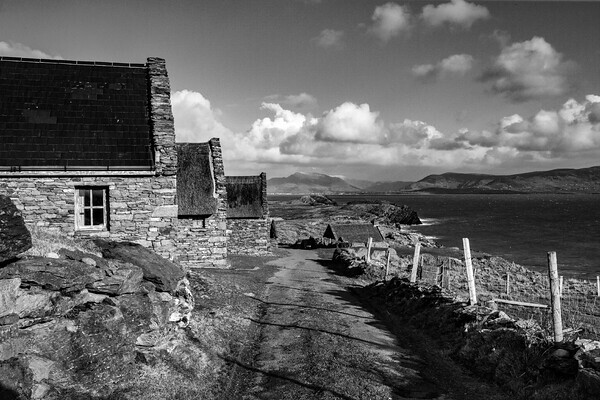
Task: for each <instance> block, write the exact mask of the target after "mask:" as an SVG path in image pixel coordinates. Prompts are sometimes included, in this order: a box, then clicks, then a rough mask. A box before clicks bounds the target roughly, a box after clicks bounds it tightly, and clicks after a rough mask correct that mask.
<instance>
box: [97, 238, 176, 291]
mask: <svg viewBox="0 0 600 400" xmlns="http://www.w3.org/2000/svg"><path fill="white" fill-rule="evenodd" d="M94 243H95V244H96V246H98V248H100V249H101V251H102V255H103V256H104V257H105V258H110V259H115V260H120V261H123V262H126V263H131V264H133V265H136V266H138V267H140V268H141V269H142V271H143V274H144V279H145V280H147V281H149V282H152V283H154V285H155V286H156V290H159V291H163V292H173V291H174V290H175V289H176V288H177V283H178V282H179V280H180V279H182V278H183V277H184V276H185V271H184V270H183V268H181V267H180V266H179V265H177V264H175V263H173V262H171V261H169V260H166V259H164V258H162V257H161V256H159V255H158V254H156V253H154V252H153V251H151V250H149V249H147V248H145V247H143V246H142V245H139V244H137V243H131V242H111V241H106V240H102V239H96V240H94Z"/></svg>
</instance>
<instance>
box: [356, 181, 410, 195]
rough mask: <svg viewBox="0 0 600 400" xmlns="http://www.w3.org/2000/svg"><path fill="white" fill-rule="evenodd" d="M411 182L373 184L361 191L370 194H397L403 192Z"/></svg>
mask: <svg viewBox="0 0 600 400" xmlns="http://www.w3.org/2000/svg"><path fill="white" fill-rule="evenodd" d="M412 183H413V182H403V181H394V182H375V183H373V184H371V185H369V186H366V187H365V188H364V189H363V190H364V191H365V192H370V193H397V192H401V191H403V190H404V189H405V188H406V187H407V186H409V185H411V184H412Z"/></svg>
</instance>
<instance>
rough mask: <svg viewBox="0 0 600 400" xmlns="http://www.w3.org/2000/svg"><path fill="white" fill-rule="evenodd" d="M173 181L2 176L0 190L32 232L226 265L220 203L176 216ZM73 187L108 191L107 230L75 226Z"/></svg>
mask: <svg viewBox="0 0 600 400" xmlns="http://www.w3.org/2000/svg"><path fill="white" fill-rule="evenodd" d="M175 182H176V181H175V177H174V176H171V177H165V176H161V177H155V176H53V177H48V176H40V177H35V176H29V177H10V178H9V177H1V176H0V193H3V194H5V195H7V196H9V197H10V198H11V200H12V201H13V202H14V204H15V205H16V207H17V208H18V209H19V210H20V211H21V212H22V215H23V219H24V220H25V223H26V225H27V226H28V228H29V229H30V230H31V229H34V228H35V227H42V228H45V229H49V230H54V231H60V232H63V233H65V234H67V235H69V236H73V237H103V238H111V239H113V240H127V241H133V242H136V243H139V244H142V245H143V246H145V247H149V248H152V249H154V250H155V251H156V252H157V253H158V254H160V255H162V256H163V257H167V258H169V259H171V260H176V261H180V262H181V263H182V264H183V265H186V266H188V267H196V266H205V265H216V266H224V265H226V260H225V259H226V255H227V250H226V244H227V240H226V232H225V229H226V221H225V205H224V204H223V203H224V201H223V200H222V199H220V203H222V204H220V207H219V211H218V212H217V214H215V215H213V216H211V217H209V218H207V219H198V220H192V219H179V218H177V205H176V191H175ZM77 187H99V188H107V189H108V196H107V198H108V204H109V212H108V230H103V231H81V230H80V231H77V230H76V229H75V195H76V190H77V189H76V188H77Z"/></svg>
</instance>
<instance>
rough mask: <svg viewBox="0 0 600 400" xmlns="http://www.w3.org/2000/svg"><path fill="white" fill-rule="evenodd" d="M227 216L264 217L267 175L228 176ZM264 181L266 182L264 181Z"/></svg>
mask: <svg viewBox="0 0 600 400" xmlns="http://www.w3.org/2000/svg"><path fill="white" fill-rule="evenodd" d="M226 179H227V218H262V217H264V216H265V214H266V212H265V210H266V204H264V202H266V193H264V192H265V191H266V176H265V174H261V175H258V176H227V177H226ZM263 181H264V182H263Z"/></svg>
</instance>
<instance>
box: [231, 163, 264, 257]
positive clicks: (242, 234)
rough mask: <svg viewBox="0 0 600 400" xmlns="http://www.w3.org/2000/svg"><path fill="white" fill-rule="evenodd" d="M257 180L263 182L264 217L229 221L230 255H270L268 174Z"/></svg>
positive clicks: (262, 174) (260, 176)
mask: <svg viewBox="0 0 600 400" xmlns="http://www.w3.org/2000/svg"><path fill="white" fill-rule="evenodd" d="M256 178H258V179H260V181H261V199H260V200H261V204H262V217H260V218H228V219H227V241H228V242H227V247H228V251H229V253H230V254H248V255H266V254H270V252H269V243H270V241H269V236H270V231H271V220H270V218H269V202H268V199H267V174H265V173H264V172H262V173H261V174H260V175H259V176H257V177H256Z"/></svg>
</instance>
